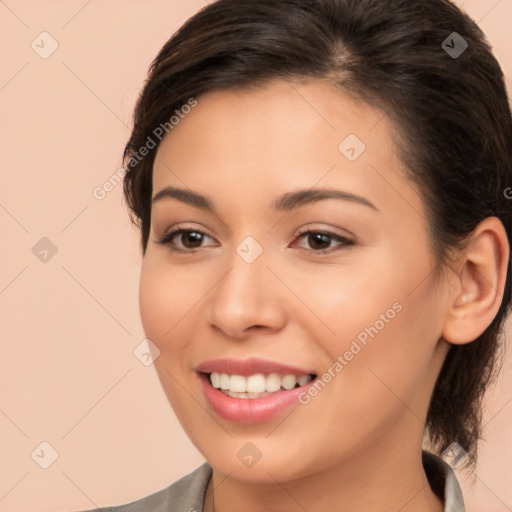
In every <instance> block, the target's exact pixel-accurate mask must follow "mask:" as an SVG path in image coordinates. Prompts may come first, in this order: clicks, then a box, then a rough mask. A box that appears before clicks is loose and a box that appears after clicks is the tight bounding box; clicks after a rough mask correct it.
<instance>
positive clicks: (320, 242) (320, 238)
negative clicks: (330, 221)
mask: <svg viewBox="0 0 512 512" xmlns="http://www.w3.org/2000/svg"><path fill="white" fill-rule="evenodd" d="M301 239H304V240H306V242H307V244H308V245H309V248H311V249H312V250H313V252H317V253H323V252H334V251H337V250H341V249H345V248H347V247H349V246H352V245H354V242H353V241H352V240H349V239H348V238H345V237H343V236H340V235H336V234H335V233H330V232H328V231H312V230H309V231H304V232H302V233H300V234H299V236H298V237H297V240H301ZM333 241H335V242H338V248H336V246H335V247H334V249H332V246H331V243H332V242H333ZM301 248H306V249H307V248H308V247H301Z"/></svg>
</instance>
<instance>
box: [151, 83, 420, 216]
mask: <svg viewBox="0 0 512 512" xmlns="http://www.w3.org/2000/svg"><path fill="white" fill-rule="evenodd" d="M196 100H197V106H196V107H195V108H194V109H192V110H191V111H190V112H189V113H188V114H186V115H183V116H182V118H181V119H180V122H179V123H178V124H177V125H176V126H175V127H174V128H173V130H172V131H171V132H170V133H169V134H168V135H167V136H166V137H165V138H164V139H163V141H162V142H161V144H160V146H159V148H158V151H157V155H156V158H155V163H154V171H153V193H155V192H158V191H159V190H160V189H162V188H163V187H165V186H169V185H171V186H177V187H181V188H187V187H191V188H193V189H194V190H196V191H199V192H201V193H204V194H205V195H210V196H214V195H216V194H217V193H221V192H223V194H224V198H230V199H231V198H232V199H233V200H235V197H237V198H238V205H239V206H240V207H249V205H250V204H251V202H252V201H259V204H260V205H261V201H260V198H261V197H264V196H265V197H268V198H270V197H276V196H277V195H279V194H280V193H284V192H287V191H290V189H292V188H311V187H314V186H315V185H318V186H321V187H339V186H340V185H343V186H344V187H345V188H346V189H347V190H348V191H355V190H357V192H358V193H361V192H366V193H367V195H369V196H374V197H377V196H380V198H382V199H383V200H386V197H387V198H388V199H389V200H395V201H396V200H397V197H398V196H397V193H396V190H393V188H394V187H393V183H394V182H396V183H394V186H395V187H396V186H398V185H399V186H400V187H401V188H404V187H405V188H406V189H407V188H409V189H411V190H406V191H402V194H405V195H410V196H411V197H410V200H412V201H417V199H418V198H417V197H415V195H416V194H415V193H414V191H413V190H412V186H411V184H410V183H408V182H407V181H406V180H405V179H404V177H403V172H402V163H401V161H400V160H399V158H398V157H397V155H396V148H395V144H394V142H393V136H394V131H393V127H392V125H391V123H390V121H389V120H388V118H387V117H386V116H385V115H384V114H383V112H382V111H380V110H379V109H376V108H373V107H371V106H369V105H367V104H366V103H363V102H361V101H357V100H355V99H353V98H351V97H349V96H348V95H347V94H345V93H344V92H343V91H341V90H340V89H336V88H334V87H333V86H331V85H328V84H326V83H322V82H318V81H316V82H309V83H300V84H299V83H293V82H287V81H284V80H278V81H274V82H270V83H268V84H266V85H265V86H262V87H259V88H257V89H252V90H238V91H213V92H209V93H207V94H205V95H203V96H200V97H198V98H196ZM386 182H387V184H386ZM351 189H352V190H351ZM267 202H269V203H270V201H267Z"/></svg>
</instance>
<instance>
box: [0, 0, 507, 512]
mask: <svg viewBox="0 0 512 512" xmlns="http://www.w3.org/2000/svg"><path fill="white" fill-rule="evenodd" d="M383 1H384V0H383ZM204 5H205V4H204V2H203V1H200V0H167V1H159V0H150V1H145V2H142V1H134V0H124V1H121V0H110V1H106V0H103V1H102V0H95V1H91V0H89V1H86V0H80V1H75V0H68V1H66V2H64V1H59V2H58V1H55V0H52V1H45V2H41V1H35V0H33V1H15V0H6V1H0V38H1V45H0V46H1V50H0V51H1V56H0V60H1V62H2V67H1V69H0V119H1V124H0V130H1V140H2V146H1V151H2V169H3V172H2V175H1V184H0V190H1V196H0V207H1V208H0V223H1V227H2V233H3V235H2V239H3V243H2V248H3V264H2V266H1V274H0V307H1V311H2V334H3V335H2V347H1V348H2V357H1V360H0V379H1V381H0V461H1V462H0V464H1V466H0V511H1V512H4V511H9V512H18V511H34V512H43V511H50V510H51V511H65V510H80V509H85V508H93V507H95V506H106V505H114V504H121V503H125V502H128V501H132V500H135V499H138V498H140V497H142V496H146V495H147V494H150V493H152V492H154V491H157V490H159V489H161V488H163V487H165V486H167V485H169V483H171V482H173V481H175V480H176V479H177V478H178V477H180V476H182V475H184V474H186V473H188V472H189V471H191V470H192V469H194V468H195V467H197V466H198V465H199V464H201V463H202V462H203V458H202V456H201V455H200V454H199V453H198V452H197V451H196V450H195V448H194V447H193V446H192V444H191V443H190V441H189V440H188V438H187V437H186V435H185V434H184V432H183V431H182V429H181V427H180V425H179V424H178V422H177V420H176V418H175V417H174V414H173V412H172V410H171V409H170V406H169V405H168V403H167V400H166V398H165V396H164V393H163V391H162V390H161V388H160V384H159V382H158V379H157V377H156V375H155V373H154V370H153V368H152V367H151V366H147V367H146V366H144V365H143V364H142V363H141V362H140V361H139V360H138V359H137V358H136V357H135V356H134V354H133V350H134V349H135V347H136V346H137V345H138V344H139V343H140V342H141V341H142V339H143V338H144V333H143V330H142V327H141V323H140V319H139V311H138V275H139V266H140V261H141V260H140V254H139V246H138V233H137V232H136V231H135V229H134V228H132V227H131V226H130V223H129V220H128V216H127V211H126V208H125V206H124V203H123V202H122V200H121V197H122V194H121V192H122V190H121V188H122V187H121V185H119V186H117V187H116V188H115V189H114V190H113V191H112V192H110V193H109V194H108V195H107V196H106V198H105V199H103V200H102V201H99V200H97V199H95V198H94V197H93V195H92V191H93V189H94V188H95V187H97V186H101V184H102V183H103V182H105V181H106V180H107V179H108V178H109V177H110V176H111V174H112V173H113V172H115V171H116V170H117V169H118V168H119V166H120V164H121V152H122V149H123V147H124V143H125V142H126V139H127V137H128V135H129V126H130V120H131V114H132V108H133V105H134V101H135V98H136V95H137V93H138V91H139V89H140V88H141V86H142V84H143V81H144V79H145V73H146V70H147V67H148V65H149V63H150V61H151V59H152V58H153V57H154V56H155V55H156V53H157V51H158V50H159V49H160V47H161V46H162V45H163V43H164V42H165V41H166V40H167V39H168V38H169V37H170V36H171V34H172V33H173V32H174V31H175V29H177V28H178V26H179V25H180V24H181V23H183V22H184V21H185V20H186V19H187V18H188V17H189V16H190V15H192V14H193V13H194V12H196V11H197V10H198V9H199V8H201V7H203V6H204ZM459 5H463V7H464V9H466V10H467V11H468V12H469V13H470V14H471V15H472V16H473V18H474V19H475V20H477V21H478V22H479V24H480V25H481V27H482V28H483V29H484V31H485V32H486V33H487V34H488V37H489V39H490V41H491V43H492V44H493V45H494V47H495V53H496V54H497V57H498V59H499V60H500V62H501V64H502V67H503V69H504V71H505V73H506V75H507V76H508V77H511V76H512V58H511V55H512V39H511V38H510V23H511V21H512V0H500V1H497V0H473V1H471V0H467V1H466V2H462V1H461V2H459ZM42 32H48V33H49V34H50V35H51V36H48V35H43V36H40V34H41V33H42ZM50 37H51V38H53V40H55V41H56V42H57V43H58V48H57V50H56V51H55V52H54V53H53V54H51V55H50V56H49V57H48V58H42V57H41V56H40V54H43V55H44V52H48V51H49V50H51V49H52V44H53V45H55V44H56V43H54V42H53V40H52V39H51V38H50ZM33 41H35V42H34V49H33V48H32V47H31V44H32V42H33ZM36 51H37V52H39V53H37V52H36ZM508 86H509V90H510V88H511V82H510V81H509V82H508ZM511 185H512V184H511ZM43 237H47V238H48V239H49V240H50V241H51V243H52V244H53V245H54V246H55V247H56V249H57V252H56V254H54V255H52V253H51V251H50V252H48V254H47V255H46V259H47V261H46V262H42V261H40V259H39V258H42V257H44V256H45V253H44V252H42V253H40V254H39V255H38V257H36V254H34V252H33V249H32V248H33V247H34V246H35V245H36V244H38V243H39V244H42V245H41V246H39V245H38V246H37V248H38V250H39V251H44V250H45V248H46V249H48V242H47V241H44V240H43V241H42V242H40V240H41V239H42V238H43ZM45 244H47V245H45ZM35 252H37V251H35ZM509 331H510V330H509ZM511 366H512V356H510V355H509V356H508V358H507V360H506V361H505V366H504V369H503V371H502V374H501V376H500V380H499V382H498V384H497V387H496V389H495V390H493V391H492V392H491V393H489V396H488V399H487V404H486V412H485V423H486V429H485V433H486V437H487V441H486V443H484V444H482V448H481V457H480V463H479V465H478V467H477V470H476V474H477V476H476V478H475V482H474V484H473V486H470V483H469V482H468V481H466V480H464V479H463V487H464V493H465V498H466V502H467V510H468V512H476V511H483V510H485V511H486V512H502V511H506V510H512V487H511V486H510V467H511V466H512V436H511V435H510V432H511V427H512V405H511V403H512V368H511ZM42 442H46V443H49V444H50V445H51V446H52V447H53V449H54V450H56V452H58V458H57V459H56V460H55V462H54V463H53V464H51V465H50V466H49V467H48V468H47V469H43V468H42V467H40V464H44V463H45V462H46V463H48V462H50V461H51V460H50V456H51V449H50V448H48V447H47V446H45V445H43V446H42V447H41V446H40V444H41V443H42ZM34 450H35V451H34ZM31 454H33V455H31ZM460 478H461V479H462V476H461V475H460Z"/></svg>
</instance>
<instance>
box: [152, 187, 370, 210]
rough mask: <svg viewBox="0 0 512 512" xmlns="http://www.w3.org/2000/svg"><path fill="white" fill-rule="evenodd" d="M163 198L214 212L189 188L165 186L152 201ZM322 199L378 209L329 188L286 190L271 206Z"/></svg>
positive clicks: (289, 207) (278, 207) (288, 206)
mask: <svg viewBox="0 0 512 512" xmlns="http://www.w3.org/2000/svg"><path fill="white" fill-rule="evenodd" d="M163 199H176V200H178V201H181V202H183V203H186V204H189V205H191V206H195V207H196V208H200V209H201V210H206V211H210V212H215V207H214V205H213V202H212V201H211V200H210V199H208V198H207V197H205V196H203V195H201V194H198V193H196V192H192V191H190V190H185V189H182V188H176V187H165V188H163V189H162V190H160V191H159V192H157V193H156V194H155V195H154V197H153V199H152V203H153V204H155V203H157V202H159V201H162V200H163ZM324 199H341V200H344V201H350V202H353V203H358V204H361V205H364V206H368V207H369V208H371V209H373V210H376V211H379V209H378V208H377V207H376V206H375V205H374V204H373V203H372V202H370V201H369V200H368V199H366V198H364V197H361V196H358V195H356V194H352V193H350V192H345V191H343V190H335V189H330V188H326V189H309V190H297V191H295V192H288V193H286V194H283V195H282V196H280V197H279V198H278V199H277V200H276V202H275V203H274V205H273V208H274V210H279V211H288V210H293V209H295V208H299V207H301V206H304V205H306V204H310V203H316V202H318V201H322V200H324Z"/></svg>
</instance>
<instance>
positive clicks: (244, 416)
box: [199, 373, 314, 423]
mask: <svg viewBox="0 0 512 512" xmlns="http://www.w3.org/2000/svg"><path fill="white" fill-rule="evenodd" d="M199 380H200V381H201V385H202V387H203V392H204V395H205V397H206V400H207V401H208V404H209V405H210V407H211V408H212V409H213V411H214V412H215V413H217V414H218V415H219V416H220V417H221V418H224V419H225V420H228V421H233V422H236V423H262V422H264V421H268V420H270V419H273V418H275V417H277V416H279V415H280V414H282V413H283V412H284V411H286V410H287V409H290V408H291V407H293V406H296V405H298V404H299V398H298V397H299V395H300V394H301V393H304V392H305V391H307V389H308V387H309V386H311V385H312V384H313V382H314V381H310V382H308V383H307V384H305V385H304V386H300V387H298V388H294V389H290V390H288V391H285V390H282V391H276V392H275V393H271V394H270V395H266V396H262V397H261V398H234V397H231V396H229V395H225V394H224V393H222V392H221V391H219V390H218V389H216V388H214V387H213V386H212V385H211V383H210V379H209V377H208V375H205V374H204V373H203V374H199Z"/></svg>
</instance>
